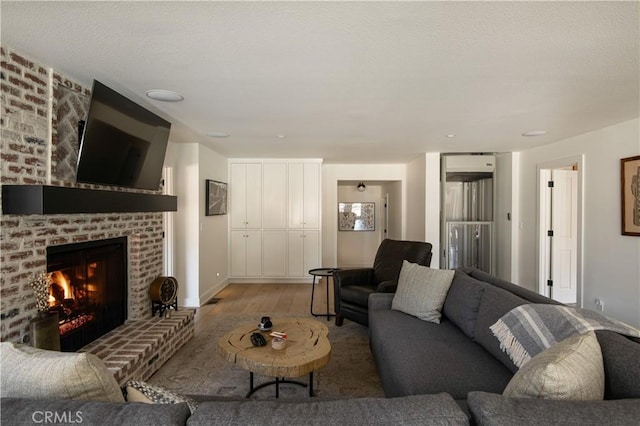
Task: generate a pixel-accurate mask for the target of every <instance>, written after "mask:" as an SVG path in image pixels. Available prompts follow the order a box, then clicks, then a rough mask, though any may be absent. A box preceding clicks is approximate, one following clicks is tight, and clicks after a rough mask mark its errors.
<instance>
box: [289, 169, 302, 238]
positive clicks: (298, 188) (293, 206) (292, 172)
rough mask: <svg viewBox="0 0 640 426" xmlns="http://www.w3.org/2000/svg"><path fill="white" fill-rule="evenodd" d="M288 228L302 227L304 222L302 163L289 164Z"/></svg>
mask: <svg viewBox="0 0 640 426" xmlns="http://www.w3.org/2000/svg"><path fill="white" fill-rule="evenodd" d="M288 193H289V228H291V229H302V228H303V223H304V164H301V163H296V164H289V191H288Z"/></svg>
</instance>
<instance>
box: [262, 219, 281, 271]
mask: <svg viewBox="0 0 640 426" xmlns="http://www.w3.org/2000/svg"><path fill="white" fill-rule="evenodd" d="M262 247H263V250H262V275H263V276H264V277H286V276H287V231H285V230H281V231H276V230H264V231H262Z"/></svg>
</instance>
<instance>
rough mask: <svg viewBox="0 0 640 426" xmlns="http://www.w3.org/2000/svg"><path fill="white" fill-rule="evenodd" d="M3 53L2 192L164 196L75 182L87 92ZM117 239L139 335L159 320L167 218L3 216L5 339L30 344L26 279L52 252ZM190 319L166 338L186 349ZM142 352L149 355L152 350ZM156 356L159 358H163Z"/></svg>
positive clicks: (31, 310) (0, 258)
mask: <svg viewBox="0 0 640 426" xmlns="http://www.w3.org/2000/svg"><path fill="white" fill-rule="evenodd" d="M0 53H1V59H2V68H1V75H0V83H1V94H2V99H1V101H2V103H1V108H2V110H1V129H2V138H1V139H0V159H1V160H2V161H1V166H0V184H2V186H5V185H20V184H23V185H37V184H40V185H54V186H64V187H77V188H88V189H97V190H112V191H120V192H130V193H140V194H159V191H144V190H132V189H122V188H111V187H101V186H95V185H82V184H77V183H75V171H74V167H75V157H76V156H77V150H78V146H77V145H78V136H77V135H78V129H77V123H78V120H79V119H81V118H82V117H83V115H84V113H85V111H86V108H87V103H88V96H87V95H88V93H89V89H88V88H87V87H86V86H85V85H83V84H80V83H78V82H75V81H73V80H72V79H71V78H68V77H66V76H64V75H62V74H60V73H58V72H56V71H54V70H53V69H51V68H47V67H46V66H44V65H41V64H38V63H37V62H36V61H34V60H32V59H30V58H27V57H26V56H25V55H22V54H20V53H17V52H15V51H13V50H11V49H10V48H8V47H7V46H0ZM117 238H122V239H124V240H126V259H127V264H126V270H127V281H128V286H127V288H126V300H127V305H126V318H127V323H126V324H125V325H128V327H129V328H131V327H134V328H135V327H136V326H132V324H134V325H135V324H136V323H137V322H138V325H137V328H140V325H139V324H142V323H144V322H148V321H154V319H151V301H150V299H149V295H148V291H149V286H150V284H151V282H152V281H153V280H154V279H155V278H156V277H158V276H160V275H162V272H163V214H162V213H160V212H153V213H92V214H84V213H77V214H64V215H62V214H27V215H17V214H15V215H14V214H4V213H3V214H2V215H1V216H0V249H1V253H0V298H1V302H0V304H1V305H0V340H2V341H12V342H17V343H27V342H29V340H30V336H29V320H30V319H31V318H32V317H34V316H35V314H36V308H35V299H34V296H33V291H32V289H31V288H30V286H29V280H30V278H31V277H32V276H33V274H36V273H39V272H44V271H46V270H47V251H48V250H49V251H51V250H53V251H55V248H56V247H60V246H64V245H67V244H73V243H91V242H95V241H100V240H106V239H117ZM192 318H193V312H191V313H190V315H189V314H188V313H185V314H182V315H181V316H180V318H179V320H178V321H177V322H176V321H174V323H176V324H177V323H178V322H179V323H180V324H178V325H177V326H176V327H178V328H180V327H183V326H184V327H187V328H189V327H190V330H188V331H187V332H186V333H185V334H184V336H183V337H181V338H174V337H171V336H173V334H175V333H176V330H173V329H172V330H173V331H171V332H170V333H169V332H167V333H168V334H167V333H165V334H166V335H167V336H168V335H169V334H171V333H173V334H171V336H169V337H171V339H173V340H175V341H176V342H178V343H177V344H183V343H184V341H186V340H187V339H188V338H189V337H190V336H192V335H193V322H192ZM158 320H159V319H158ZM147 328H148V324H147ZM117 330H118V329H116V330H114V331H112V332H110V333H108V336H107V337H108V339H111V340H112V341H115V340H117V339H114V337H113V333H114V332H117ZM180 342H181V343H180ZM122 343H123V344H124V342H122ZM121 346H122V345H121ZM160 346H162V345H160ZM138 350H139V351H142V352H145V351H147V352H148V349H141V348H138ZM154 350H158V349H157V348H156V349H154ZM175 350H177V348H171V351H170V353H171V354H172V353H173V352H175ZM153 356H155V357H156V358H157V357H158V354H155V355H153ZM159 357H160V358H163V357H164V358H166V357H167V356H166V354H161V355H159ZM129 369H130V368H129ZM130 370H131V369H130ZM131 371H133V370H131ZM142 379H144V378H142Z"/></svg>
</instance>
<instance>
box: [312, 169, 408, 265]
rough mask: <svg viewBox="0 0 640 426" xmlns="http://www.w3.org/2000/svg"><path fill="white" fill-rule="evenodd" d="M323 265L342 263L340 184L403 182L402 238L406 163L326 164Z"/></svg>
mask: <svg viewBox="0 0 640 426" xmlns="http://www.w3.org/2000/svg"><path fill="white" fill-rule="evenodd" d="M322 180H323V183H322V192H323V194H322V266H325V267H331V266H336V265H337V263H338V253H337V247H338V215H337V214H336V210H337V208H338V182H340V181H365V182H366V181H400V182H402V187H403V190H402V200H401V201H402V204H403V207H402V212H403V214H402V216H403V218H402V224H403V226H402V228H403V232H402V238H404V235H405V234H404V229H405V222H406V206H405V200H406V190H405V187H406V185H405V181H406V166H405V165H404V164H323V166H322Z"/></svg>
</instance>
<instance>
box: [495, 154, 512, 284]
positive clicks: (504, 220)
mask: <svg viewBox="0 0 640 426" xmlns="http://www.w3.org/2000/svg"><path fill="white" fill-rule="evenodd" d="M513 162H514V154H513V153H511V152H507V153H502V154H496V173H495V188H496V194H495V211H494V223H495V230H496V231H495V235H496V250H495V256H496V262H495V265H496V275H497V276H498V277H500V278H502V279H504V280H507V281H513V280H514V279H515V277H514V276H512V264H511V260H512V253H513V250H514V245H513V232H514V229H513V228H514V226H513V224H514V223H517V222H515V221H517V218H516V217H515V216H514V213H513V204H514V203H513V195H514V192H515V191H517V187H516V185H515V184H516V183H517V182H518V181H517V179H514V173H513ZM516 228H517V227H516Z"/></svg>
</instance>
